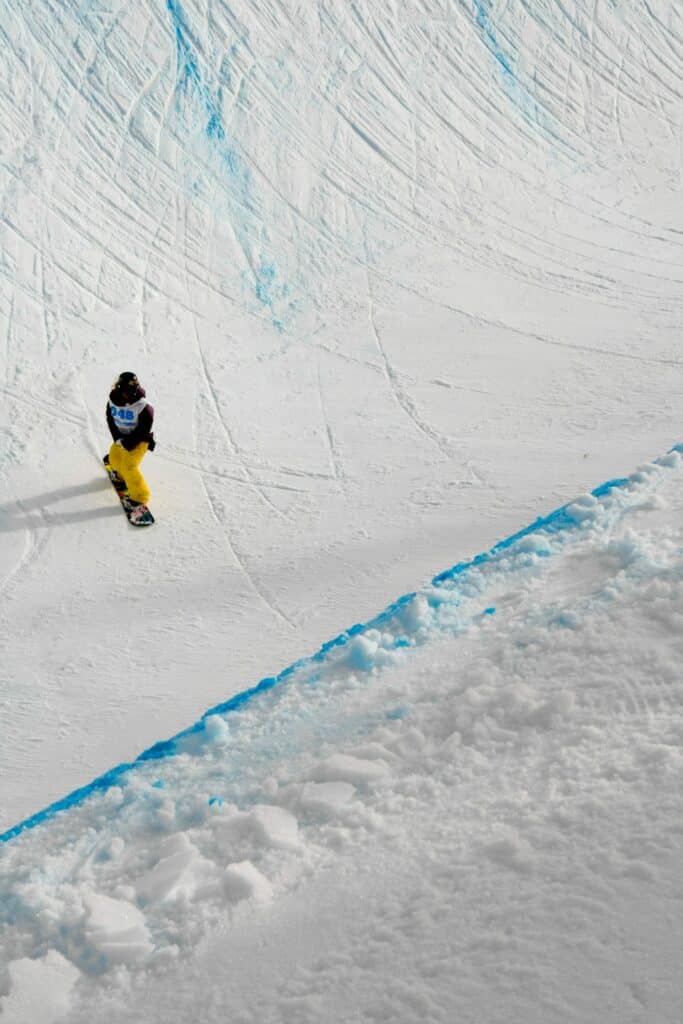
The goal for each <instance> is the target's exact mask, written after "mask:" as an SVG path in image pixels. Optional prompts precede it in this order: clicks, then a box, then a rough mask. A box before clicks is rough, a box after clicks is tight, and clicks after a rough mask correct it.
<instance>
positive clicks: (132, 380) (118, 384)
mask: <svg viewBox="0 0 683 1024" xmlns="http://www.w3.org/2000/svg"><path fill="white" fill-rule="evenodd" d="M114 387H115V388H121V390H122V391H134V390H135V388H139V387H140V381H139V380H138V378H137V374H135V373H133V372H132V370H124V371H123V373H120V374H119V375H118V377H117V378H116V381H115V383H114Z"/></svg>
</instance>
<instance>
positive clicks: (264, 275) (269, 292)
mask: <svg viewBox="0 0 683 1024" xmlns="http://www.w3.org/2000/svg"><path fill="white" fill-rule="evenodd" d="M166 7H167V10H168V13H169V15H170V17H171V21H172V22H173V30H174V32H175V42H176V60H177V68H176V77H177V89H178V93H179V94H181V93H187V92H189V90H190V89H192V90H194V92H195V94H196V96H197V97H198V99H199V101H200V103H201V107H202V108H203V109H202V114H203V118H204V119H205V120H204V126H203V130H204V134H205V135H206V137H207V139H208V140H209V142H211V143H212V147H213V148H214V150H215V152H216V153H217V154H218V156H219V158H220V161H221V163H222V164H223V167H224V169H225V171H226V172H227V174H228V178H229V180H230V184H231V187H232V194H233V196H234V198H235V199H236V200H237V207H238V209H233V213H234V216H235V223H234V224H233V229H234V231H235V237H236V238H237V239H238V241H239V244H240V246H241V248H242V251H243V253H244V255H245V258H246V260H247V262H248V264H249V267H250V270H251V273H252V274H253V278H254V281H253V290H254V294H255V295H256V298H257V299H258V300H259V302H260V303H261V304H262V305H263V306H265V307H266V308H267V309H268V310H269V311H270V313H271V314H272V322H273V325H274V326H275V327H277V328H278V329H279V330H284V322H283V320H282V318H281V317H280V316H279V315H277V313H276V310H275V307H276V304H278V303H281V302H283V301H285V302H286V301H287V300H288V298H289V293H290V290H289V288H288V286H287V285H286V284H283V283H282V282H281V278H280V275H279V273H278V270H277V267H276V266H275V264H274V263H273V262H272V261H268V260H264V259H262V258H261V259H255V258H254V257H253V255H252V245H251V242H250V239H249V234H250V228H251V233H252V234H253V233H254V231H256V230H257V229H258V221H257V218H256V217H255V216H254V213H253V211H254V210H256V209H257V206H258V204H257V203H256V202H255V200H254V198H253V196H252V179H251V174H250V172H249V169H248V167H247V166H246V164H245V163H244V161H243V160H242V159H241V158H240V156H239V153H238V151H237V149H236V147H235V146H234V145H232V144H231V143H230V141H229V139H228V135H227V132H226V130H225V126H224V125H223V115H222V109H221V107H222V105H221V93H220V89H219V90H218V92H217V94H216V95H214V94H213V93H212V91H211V89H209V87H208V86H207V85H206V82H205V81H204V79H203V77H202V73H201V70H200V67H199V59H198V56H197V49H198V44H197V43H196V42H195V40H194V37H193V34H192V30H191V29H190V26H189V24H188V21H187V17H186V16H185V12H184V11H183V8H182V6H181V4H180V3H179V0H166ZM235 49H236V47H233V52H234V51H235ZM250 222H251V223H250ZM289 305H291V304H289Z"/></svg>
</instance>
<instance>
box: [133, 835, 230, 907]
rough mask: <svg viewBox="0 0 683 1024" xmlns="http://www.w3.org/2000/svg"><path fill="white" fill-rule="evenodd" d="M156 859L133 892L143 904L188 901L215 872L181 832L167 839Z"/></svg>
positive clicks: (211, 864)
mask: <svg viewBox="0 0 683 1024" xmlns="http://www.w3.org/2000/svg"><path fill="white" fill-rule="evenodd" d="M160 854H161V856H160V857H159V860H158V861H157V863H156V864H155V865H154V867H153V868H152V869H151V870H150V871H148V872H147V873H146V874H144V875H143V876H142V878H140V879H139V881H138V882H137V885H136V892H137V895H138V897H139V899H140V900H141V901H142V902H143V903H158V902H160V901H162V900H173V899H176V898H177V897H178V896H184V897H185V898H187V899H190V898H191V897H192V896H194V894H195V893H196V891H197V889H198V888H199V887H200V886H201V885H202V884H203V883H205V882H206V881H207V880H208V878H209V877H210V876H211V874H212V873H213V872H214V864H213V863H212V862H211V861H209V860H206V859H205V858H204V857H202V856H201V855H200V853H199V851H198V850H197V848H196V846H194V845H193V844H192V843H191V842H190V840H189V839H188V837H187V836H186V835H185V833H184V832H181V833H178V834H177V835H174V836H171V837H170V838H169V839H166V840H165V841H164V842H163V843H162V845H161V848H160Z"/></svg>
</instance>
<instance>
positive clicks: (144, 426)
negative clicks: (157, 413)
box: [107, 387, 155, 452]
mask: <svg viewBox="0 0 683 1024" xmlns="http://www.w3.org/2000/svg"><path fill="white" fill-rule="evenodd" d="M142 398H145V390H144V388H140V387H139V388H137V390H136V392H135V395H134V396H133V397H131V396H130V395H125V394H123V393H122V392H121V391H120V390H119V389H118V388H114V390H113V391H112V392H110V395H109V402H107V425H108V426H109V432H110V433H111V436H112V437H113V439H114V440H115V441H120V442H121V444H122V445H123V447H124V448H125V449H126V451H129V452H131V451H132V450H133V448H137V446H138V445H139V444H142V443H143V441H144V442H146V443H147V444H148V445H149V450H150V451H153V450H154V447H155V441H154V434H153V433H152V425H153V423H154V409H153V408H152V406H151V405H150V404H149V402H148V403H146V404H145V406H144V407H143V409H142V410H141V411H140V412H139V413H138V422H137V424H136V426H135V429H134V430H131V431H130V433H127V434H125V433H123V431H121V430H119V427H118V424H117V423H116V420H115V419H114V417H113V416H112V412H111V404H113V405H116V406H118V407H119V408H125V407H126V406H127V405H135V404H136V403H137V402H139V401H140V399H142ZM110 403H111V404H110Z"/></svg>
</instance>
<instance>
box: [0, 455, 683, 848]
mask: <svg viewBox="0 0 683 1024" xmlns="http://www.w3.org/2000/svg"><path fill="white" fill-rule="evenodd" d="M673 452H677V453H678V454H680V455H683V444H679V445H675V446H674V447H673V448H671V449H670V453H673ZM629 482H630V478H629V477H619V478H618V479H614V480H607V481H606V482H605V483H603V484H600V486H599V487H596V488H595V490H593V491H591V494H592V496H593V497H594V498H601V497H604V496H605V495H606V494H608V493H609V492H610V491H613V490H618V489H620V488H622V487H625V486H626V485H627V484H628V483H629ZM573 503H574V502H568V503H567V504H566V505H562V506H561V507H560V508H558V509H555V511H554V512H551V513H550V514H549V515H547V516H541V517H539V518H538V519H536V520H535V521H534V522H533V523H531V525H530V526H527V527H525V528H524V529H523V530H519V531H518V532H517V533H513V534H512V535H511V536H510V537H506V538H505V539H504V540H501V541H498V543H497V544H494V546H493V547H492V548H491V549H490V550H489V551H485V552H483V553H482V554H479V555H476V556H475V557H474V558H472V559H471V560H470V561H468V562H458V563H457V565H454V566H453V567H452V568H451V569H447V570H446V571H445V572H442V573H440V574H439V575H438V576H435V577H434V579H433V580H432V585H433V586H434V587H437V588H438V587H439V586H441V585H443V584H444V583H447V582H450V581H451V580H453V579H455V578H456V577H457V576H461V575H462V574H463V573H465V572H467V571H468V570H470V569H474V568H477V567H478V566H480V565H484V564H485V563H487V562H491V561H493V560H494V559H495V557H496V555H497V554H499V553H500V552H501V551H504V550H506V549H507V548H510V547H512V546H513V545H514V544H516V543H517V542H518V541H519V540H522V539H523V538H524V537H528V536H530V535H531V534H535V533H546V534H547V533H550V534H556V533H559V532H561V531H563V530H570V529H576V528H577V527H578V525H579V524H578V523H577V521H576V519H574V518H573V517H572V516H571V515H570V514H569V511H568V510H569V508H570V506H571V505H572V504H573ZM416 596H417V594H416V592H413V593H410V594H404V595H403V597H400V598H399V599H398V600H397V601H394V602H393V603H392V604H390V605H389V606H388V607H387V608H385V609H384V611H383V612H380V614H379V615H377V616H375V618H374V619H370V620H369V622H366V623H356V625H354V626H351V627H350V628H349V629H347V630H345V631H344V632H343V633H340V634H339V635H338V636H336V637H334V639H333V640H329V641H328V642H327V643H325V644H323V645H322V647H321V648H320V650H319V651H318V652H317V653H316V654H313V655H310V656H309V657H306V658H301V659H300V660H299V661H295V662H294V663H293V664H292V665H289V666H288V667H287V668H285V669H283V671H282V672H280V673H279V674H278V675H276V676H267V677H266V678H265V679H262V680H261V681H260V682H259V683H257V685H256V686H252V687H250V688H249V689H248V690H243V691H242V692H241V693H238V694H236V695H235V696H234V697H231V698H230V699H229V700H227V701H225V702H224V703H222V704H217V705H216V706H215V707H213V708H210V709H209V710H208V711H205V712H204V714H203V715H202V717H201V718H200V719H199V720H198V721H197V722H195V723H194V725H191V726H190V727H189V728H187V729H184V730H183V731H182V732H179V733H178V734H177V735H175V736H172V737H171V738H170V739H167V740H161V741H160V742H158V743H155V744H154V745H153V746H151V747H149V749H148V750H145V751H143V752H142V753H141V754H140V755H139V756H138V757H137V758H136V759H135V761H132V762H123V763H122V764H119V765H117V766H116V767H115V768H112V769H111V770H110V771H108V772H105V773H104V775H100V776H99V777H98V778H96V779H94V780H93V781H92V782H89V783H88V784H87V785H86V786H82V787H80V788H79V789H75V790H74V791H73V792H72V793H69V794H68V795H67V796H65V797H63V798H62V799H61V800H57V801H55V802H54V803H52V804H50V805H49V806H48V807H45V808H44V809H43V810H42V811H38V812H37V813H36V814H34V815H32V816H31V817H30V818H26V819H25V820H24V821H21V822H19V824H17V825H15V826H14V827H13V828H10V829H8V830H7V831H6V832H3V833H2V834H0V843H6V842H8V841H9V840H10V839H15V838H16V837H17V836H19V835H21V833H22V832H26V831H28V830H29V829H32V828H35V827H36V825H40V824H42V823H43V822H46V821H49V820H50V819H51V818H53V817H54V816H55V815H56V814H58V813H59V812H60V811H65V810H68V809H69V808H71V807H76V806H77V805H79V804H82V803H83V802H84V801H85V800H87V799H88V797H90V796H92V795H93V794H94V793H104V792H106V790H108V789H111V788H112V787H113V786H116V785H118V784H119V782H120V781H121V780H122V778H123V777H124V776H125V775H127V774H129V773H130V772H132V771H134V770H135V768H137V767H140V766H142V765H144V764H146V763H147V762H150V761H161V760H163V759H165V758H167V757H173V755H174V754H176V753H177V751H178V746H179V744H180V742H181V741H182V740H184V739H186V738H187V737H188V736H192V735H196V734H198V733H201V732H203V731H204V730H205V728H206V720H207V718H209V717H210V716H211V715H227V714H230V713H232V712H235V711H239V710H240V708H243V707H244V706H245V705H246V704H249V703H250V702H251V701H253V700H254V699H255V698H256V697H259V696H260V695H261V694H263V693H267V692H268V691H269V690H272V689H273V688H274V687H276V686H280V685H282V684H283V683H286V682H287V680H288V679H290V678H291V677H292V676H293V675H294V674H295V673H296V672H297V671H299V670H300V669H304V668H310V667H311V666H313V665H315V664H316V663H319V662H322V661H324V660H325V658H326V656H327V654H328V652H329V651H331V650H333V649H334V648H339V647H343V646H345V645H346V644H348V642H349V641H350V640H351V639H352V638H353V637H355V636H358V635H359V634H361V633H364V632H368V631H369V630H373V629H380V628H381V627H382V626H384V625H386V624H387V623H388V622H389V621H390V620H391V619H392V618H394V616H395V614H396V612H398V611H400V610H401V609H402V608H404V607H405V606H406V605H407V604H409V603H410V601H412V600H413V598H414V597H416ZM495 610H496V609H495V608H492V607H491V608H486V609H485V610H484V614H485V615H493V614H494V613H495ZM397 646H401V643H400V641H397ZM153 785H155V786H157V787H158V788H163V785H164V784H163V781H162V780H161V779H158V780H157V781H156V782H154V783H153Z"/></svg>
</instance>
